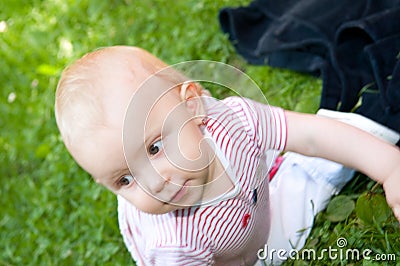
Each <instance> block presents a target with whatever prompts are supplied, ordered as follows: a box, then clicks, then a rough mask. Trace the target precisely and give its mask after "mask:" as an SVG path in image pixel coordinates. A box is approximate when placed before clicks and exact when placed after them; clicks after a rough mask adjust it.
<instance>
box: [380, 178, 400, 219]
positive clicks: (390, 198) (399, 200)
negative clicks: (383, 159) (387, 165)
mask: <svg viewBox="0 0 400 266" xmlns="http://www.w3.org/2000/svg"><path fill="white" fill-rule="evenodd" d="M397 172H400V170H399V171H397ZM383 188H384V190H385V194H386V200H387V202H388V204H389V206H390V207H391V208H392V210H393V213H394V215H395V216H396V218H397V220H398V221H399V222H400V173H397V174H395V175H391V176H389V177H388V178H387V179H386V180H385V181H384V183H383Z"/></svg>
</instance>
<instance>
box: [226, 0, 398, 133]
mask: <svg viewBox="0 0 400 266" xmlns="http://www.w3.org/2000/svg"><path fill="white" fill-rule="evenodd" d="M219 21H220V25H221V28H222V30H223V31H224V32H225V33H227V34H229V38H230V40H231V42H232V43H233V45H234V46H235V48H236V49H237V51H238V53H240V54H241V55H242V56H243V57H244V58H245V59H246V60H247V61H248V62H249V63H252V64H257V65H264V64H268V65H270V66H273V67H280V68H288V69H292V70H295V71H301V72H306V73H310V74H313V75H317V76H320V77H321V78H322V81H323V88H322V94H321V104H320V105H321V108H327V109H332V110H340V111H351V110H353V109H354V108H355V106H356V104H357V102H358V101H359V97H360V96H362V105H361V107H359V108H357V110H356V112H357V113H360V114H362V115H365V116H367V117H369V118H371V119H373V120H375V121H377V122H379V123H381V124H384V125H386V126H388V127H390V128H392V129H394V130H396V131H398V132H400V63H399V60H398V59H399V52H400V0H382V1H377V0H354V1H351V2H349V1H348V0H336V1H331V0H280V1H272V0H256V1H253V2H251V3H250V4H249V5H248V6H246V7H233V8H232V7H228V8H224V9H221V10H220V14H219Z"/></svg>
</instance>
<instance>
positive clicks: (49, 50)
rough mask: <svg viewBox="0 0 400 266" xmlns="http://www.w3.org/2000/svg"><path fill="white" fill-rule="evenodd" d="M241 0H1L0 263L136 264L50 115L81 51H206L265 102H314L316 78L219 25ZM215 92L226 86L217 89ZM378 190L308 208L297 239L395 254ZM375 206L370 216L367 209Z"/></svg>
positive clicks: (366, 184)
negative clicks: (250, 52) (248, 47)
mask: <svg viewBox="0 0 400 266" xmlns="http://www.w3.org/2000/svg"><path fill="white" fill-rule="evenodd" d="M248 3H249V0H232V1H228V0H218V1H214V0H188V1H185V0H180V1H179V0H178V1H167V0H166V1H161V0H160V1H154V0H153V1H138V0H137V1H135V0H112V1H96V0H81V1H72V0H41V1H40V0H31V1H28V0H13V1H1V2H0V58H1V59H0V68H1V74H0V84H1V85H2V89H1V90H0V112H1V115H0V128H1V133H0V163H1V167H0V176H1V177H0V178H1V179H0V180H1V181H0V182H1V185H0V206H1V207H0V208H1V215H0V265H134V263H133V262H132V260H131V258H130V256H129V254H128V252H127V250H126V249H125V246H124V244H123V242H122V239H121V237H120V234H119V231H118V226H117V216H116V200H115V197H114V196H113V195H112V194H111V193H109V192H107V191H106V190H105V189H103V188H100V187H99V186H97V185H96V184H95V183H94V182H93V181H92V180H91V178H90V176H89V175H88V174H86V173H85V172H84V171H83V170H82V169H80V168H79V167H78V166H77V165H76V164H75V163H74V161H73V160H72V158H71V157H70V156H69V155H68V153H67V151H66V149H65V147H64V145H63V144H62V142H61V139H60V136H59V133H58V131H57V128H56V124H55V119H54V115H53V113H54V108H53V104H54V92H55V88H56V85H57V81H58V78H59V75H60V73H61V71H62V69H63V68H64V67H65V66H66V65H68V64H69V63H70V62H72V61H73V60H74V59H76V58H78V57H81V56H82V55H83V54H85V53H86V52H88V51H92V50H94V49H96V48H98V47H102V46H109V45H117V44H124V45H137V46H141V47H143V48H145V49H147V50H149V51H151V52H152V53H154V54H155V55H157V56H158V57H160V58H161V59H163V60H164V61H165V62H167V63H169V64H174V63H178V62H181V61H186V60H194V59H209V60H215V61H221V62H224V63H228V64H232V65H234V66H236V67H238V68H240V69H241V70H243V71H244V72H245V73H247V74H248V75H249V76H250V77H251V78H252V79H254V81H255V82H256V83H257V84H258V85H259V86H260V87H261V88H262V90H263V92H264V93H265V95H266V97H267V99H268V102H269V103H270V104H272V105H279V106H282V107H284V108H287V109H290V110H296V111H303V112H310V113H312V112H315V111H316V110H317V109H318V104H319V94H320V91H321V80H319V79H317V78H314V77H310V76H307V75H304V74H300V73H294V72H291V71H287V70H280V69H272V68H269V67H267V66H251V65H248V64H246V62H245V61H244V60H243V59H242V58H240V57H239V56H238V55H237V54H236V53H235V51H234V49H233V48H232V45H231V44H230V43H229V42H228V41H227V37H226V36H224V35H223V34H222V32H221V31H220V29H219V25H218V20H217V14H218V10H219V9H220V8H222V7H223V6H237V5H239V4H243V5H246V4H248ZM216 93H217V95H215V96H217V97H222V96H223V95H224V93H225V92H224V91H223V90H220V91H218V90H217V91H216ZM382 195H383V194H382V189H381V187H380V186H376V185H375V183H373V182H371V181H369V180H368V178H366V177H365V176H363V175H357V177H356V178H355V179H354V180H353V182H351V183H350V184H349V185H348V186H346V188H345V189H344V191H343V192H342V193H341V195H340V197H338V198H337V199H335V200H334V201H332V204H331V205H330V208H328V210H327V212H324V213H321V214H320V215H318V217H317V221H316V224H315V227H314V229H313V231H312V234H311V236H310V240H309V242H308V243H307V246H306V248H309V249H315V250H317V251H318V252H320V251H322V250H323V249H326V248H328V247H330V246H331V247H335V248H338V247H337V243H336V242H337V239H338V238H340V237H343V238H345V239H346V241H347V245H346V248H352V249H359V250H365V249H370V250H372V253H371V254H374V255H375V254H394V255H395V256H396V257H397V265H399V264H400V231H399V225H398V223H397V222H396V221H395V219H394V217H393V215H392V214H391V213H390V211H387V206H386V205H385V203H384V200H382V198H381V197H382ZM372 214H375V215H374V216H372ZM382 262H384V263H388V264H390V265H394V264H396V262H394V261H389V260H388V259H386V260H385V261H380V262H377V261H370V260H348V261H345V260H340V257H338V258H336V259H331V258H328V257H325V258H324V259H323V260H322V261H321V260H319V261H317V260H314V261H308V260H296V261H290V262H288V263H287V264H290V265H292V264H294V265H303V264H304V265H306V264H314V265H320V264H329V265H330V264H334V265H345V264H349V263H351V264H361V265H378V264H379V265H380V264H381V263H382Z"/></svg>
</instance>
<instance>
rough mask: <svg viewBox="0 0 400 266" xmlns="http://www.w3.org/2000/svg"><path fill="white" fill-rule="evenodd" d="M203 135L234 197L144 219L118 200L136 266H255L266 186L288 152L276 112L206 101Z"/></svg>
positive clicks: (232, 101) (264, 224) (265, 224)
mask: <svg viewBox="0 0 400 266" xmlns="http://www.w3.org/2000/svg"><path fill="white" fill-rule="evenodd" d="M206 103H207V104H206V106H207V119H206V120H205V127H204V130H205V131H206V132H205V134H208V135H209V136H211V138H212V140H213V142H214V144H215V147H216V149H217V150H218V152H217V156H218V158H219V159H220V160H221V161H222V162H225V167H227V168H229V169H227V172H228V173H230V177H231V178H232V181H233V182H234V184H235V189H233V190H232V191H231V192H230V193H228V194H227V195H225V196H224V197H223V198H222V199H220V200H219V201H216V202H213V203H212V204H211V205H206V206H193V207H188V208H184V209H179V210H176V211H173V212H170V213H166V214H149V213H144V212H141V211H139V210H138V209H136V208H135V207H134V206H133V205H131V204H130V203H128V202H127V201H126V200H125V199H123V198H122V197H118V219H119V226H120V230H121V234H122V236H123V239H124V242H125V244H126V246H127V248H128V250H129V252H130V253H131V255H132V258H133V259H134V260H135V261H136V264H137V265H252V264H254V263H255V262H256V260H257V251H258V250H259V249H260V248H262V247H263V246H264V244H265V243H266V242H267V239H268V236H269V227H270V217H269V193H268V180H267V179H266V178H265V177H266V176H267V174H268V171H269V169H270V166H271V165H272V162H273V161H274V159H275V157H276V156H277V155H278V153H279V151H282V150H283V149H284V148H285V144H286V135H287V128H286V120H285V117H284V112H283V110H282V109H280V108H276V107H271V106H268V105H264V104H260V103H257V102H254V101H252V100H249V99H245V98H240V97H229V98H226V99H224V100H222V101H217V100H215V99H214V100H212V98H210V99H208V100H207V101H206Z"/></svg>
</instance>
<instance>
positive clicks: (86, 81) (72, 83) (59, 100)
mask: <svg viewBox="0 0 400 266" xmlns="http://www.w3.org/2000/svg"><path fill="white" fill-rule="evenodd" d="M108 60H114V61H115V60H119V61H118V62H119V63H121V64H122V65H123V67H124V69H127V72H128V73H129V75H130V77H129V78H132V79H136V80H137V81H138V82H142V81H143V79H144V78H146V77H136V76H137V75H136V72H137V69H135V68H137V67H140V68H141V70H145V71H146V73H147V74H148V75H149V76H150V75H151V74H153V73H156V72H158V71H159V70H161V69H163V68H165V67H167V65H166V64H165V63H164V62H162V61H161V60H159V59H158V58H156V57H155V56H153V55H151V54H150V53H148V52H147V51H145V50H143V49H140V48H138V47H128V46H113V47H106V48H101V49H99V50H96V51H94V52H90V53H88V54H86V55H85V56H83V57H82V58H81V59H78V60H77V61H76V62H74V63H73V64H72V65H70V66H68V67H67V68H66V69H65V70H64V71H63V73H62V75H61V78H60V81H59V82H58V85H57V89H56V97H55V117H56V122H57V125H58V128H59V130H60V133H61V136H62V138H63V141H64V143H65V144H66V146H67V147H71V146H72V145H74V144H73V141H74V140H76V139H78V138H79V137H87V136H90V134H91V133H92V132H93V130H94V129H97V128H101V127H104V126H105V125H104V112H103V111H104V110H103V106H102V100H101V99H100V97H101V94H100V93H98V91H99V90H101V89H102V84H101V79H102V78H103V79H104V78H107V76H106V77H104V75H107V74H108V73H106V72H107V70H108V69H107V68H105V66H106V65H107V62H108ZM111 75H112V74H111ZM117 93H118V92H117ZM121 119H123V118H121Z"/></svg>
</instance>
